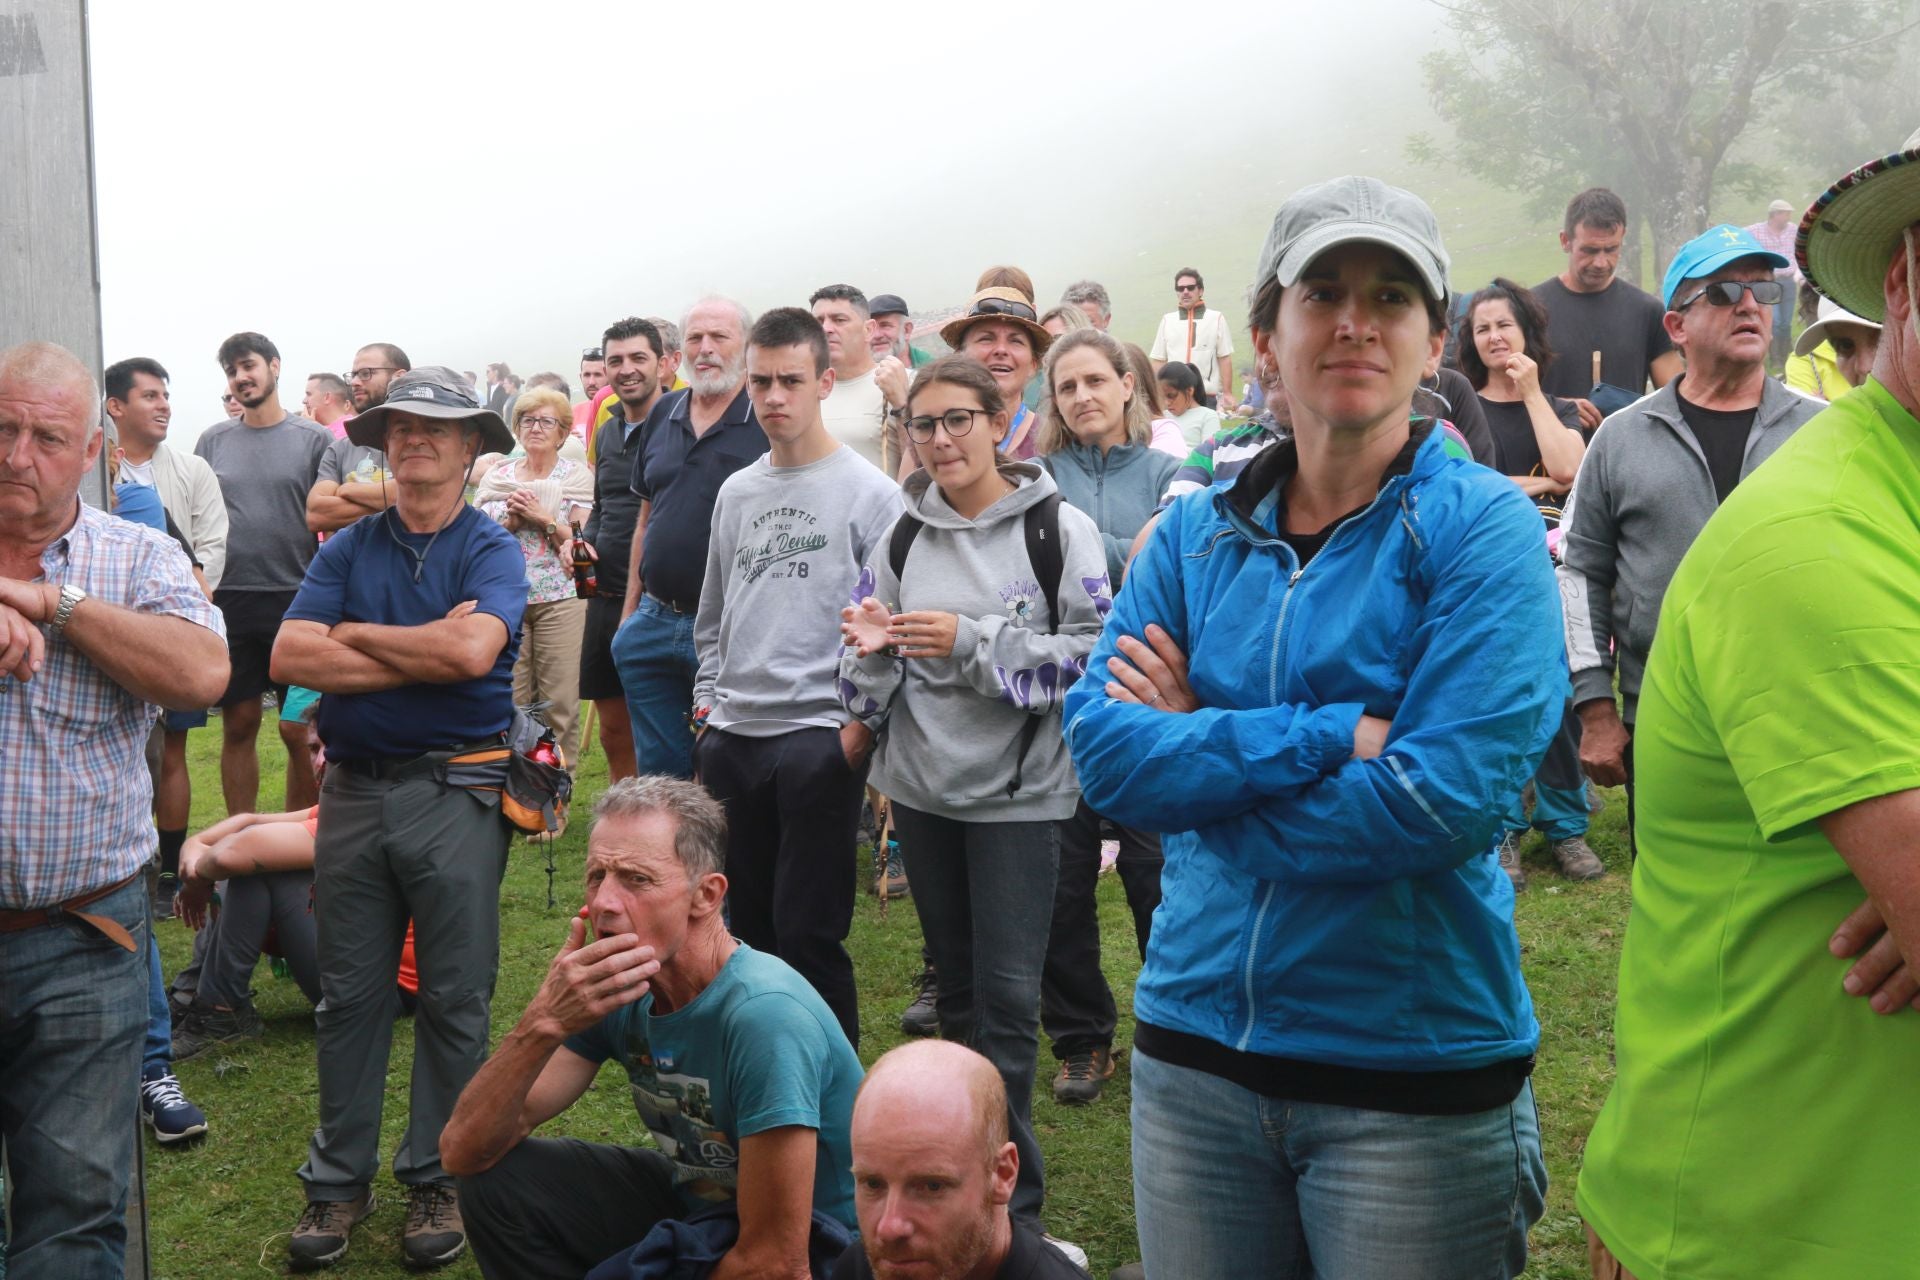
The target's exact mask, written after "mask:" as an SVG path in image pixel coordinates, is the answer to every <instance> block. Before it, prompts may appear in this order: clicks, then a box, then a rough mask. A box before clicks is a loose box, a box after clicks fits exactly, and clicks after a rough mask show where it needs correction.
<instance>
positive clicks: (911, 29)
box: [92, 0, 1440, 446]
mask: <svg viewBox="0 0 1920 1280" xmlns="http://www.w3.org/2000/svg"><path fill="white" fill-rule="evenodd" d="M1169 12H1172V13H1173V14H1174V15H1175V16H1174V17H1172V18H1169V17H1167V16H1165V15H1166V14H1168V13H1169ZM1439 17H1440V14H1439V12H1438V10H1436V9H1434V8H1433V7H1431V6H1430V5H1427V4H1424V3H1421V2H1420V0H1346V2H1344V3H1340V4H1338V5H1311V6H1309V5H1306V4H1300V3H1284V4H1274V3H1261V4H1256V3H1237V4H1183V5H1167V4H1158V5H1149V4H1143V3H1134V2H1132V0H1128V2H1126V3H1102V4H1100V5H1098V6H1094V5H1087V4H1075V5H1057V4H1035V5H1021V6H1012V5H993V6H987V5H975V6H962V5H950V6H942V5H937V4H926V3H915V4H887V5H867V6H847V5H832V6H828V5H824V4H816V3H798V2H793V3H786V4H761V3H754V4H733V3H728V4H718V5H712V6H707V7H704V8H700V7H694V6H684V7H681V8H678V9H673V8H666V7H662V6H655V5H639V4H630V3H583V2H581V0H542V3H538V4H531V5H528V4H505V3H486V2H475V3H467V4H450V3H439V2H433V3H423V2H409V0H399V2H396V0H386V2H385V3H377V4H376V3H369V2H366V0H331V2H329V3H326V4H294V3H266V4H263V3H260V2H259V0H249V2H247V3H239V2H231V3H230V2H227V0H189V2H188V3H184V4H153V3H150V2H142V0H94V3H93V5H92V24H93V25H92V42H93V43H92V52H93V85H94V96H95V105H94V129H95V138H96V155H97V161H98V192H99V216H100V248H101V269H102V308H103V322H104V333H105V347H106V358H107V360H108V362H109V363H111V362H112V361H114V360H117V359H121V358H124V357H126V356H130V355H136V354H137V355H150V356H153V357H155V358H157V359H159V360H160V361H161V362H162V363H163V364H165V365H166V366H167V368H168V370H169V371H170V372H171V373H172V375H173V398H174V424H173V428H172V438H173V439H174V440H175V442H176V443H177V444H179V445H181V446H190V443H191V441H192V439H193V438H194V437H195V436H197V435H198V433H199V431H200V430H201V429H203V428H204V427H206V426H207V425H210V424H211V423H213V422H215V421H216V420H217V419H218V418H219V416H220V409H219V406H218V397H219V395H220V393H221V392H222V391H223V390H224V388H225V380H224V378H223V377H222V376H221V374H220V372H219V370H218V368H217V367H216V365H215V362H214V358H213V356H214V350H215V348H216V347H217V346H218V345H219V342H220V340H221V339H222V338H224V337H225V336H226V335H227V334H229V333H231V332H234V331H236V330H241V329H253V330H257V331H259V332H262V333H265V334H266V335H267V336H268V337H270V338H272V339H273V340H274V342H275V343H276V344H277V345H278V346H279V348H280V350H281V352H282V355H283V357H284V367H283V369H282V375H281V376H282V383H281V399H282V402H283V403H284V404H285V405H286V406H287V407H288V408H289V409H291V410H294V411H296V412H297V411H298V409H299V403H300V396H301V392H302V390H303V386H304V381H305V378H306V376H307V375H308V374H309V373H312V372H316V371H319V370H331V371H333V372H338V373H344V372H345V371H346V369H347V366H348V364H349V362H350V360H351V357H352V355H353V352H354V351H355V349H356V348H358V347H359V346H360V345H362V344H364V343H366V342H370V341H391V342H395V343H398V344H399V345H400V346H402V347H404V348H405V349H406V351H407V353H408V355H409V356H410V357H411V358H412V360H413V361H414V363H415V364H416V365H418V364H427V363H437V364H448V365H452V366H454V367H455V368H459V369H481V368H483V366H484V365H485V364H486V363H487V362H488V361H491V360H497V359H504V360H507V361H508V362H509V363H511V364H512V366H513V368H514V370H515V371H516V372H518V373H520V374H522V375H523V376H524V375H527V374H531V373H534V372H537V371H539V370H541V369H545V368H551V369H554V370H556V371H558V372H560V373H561V374H563V375H564V376H565V377H566V378H567V379H568V381H569V382H570V383H573V382H575V381H576V379H577V374H578V358H579V352H580V349H581V348H582V347H584V346H588V345H591V344H593V343H594V342H595V341H596V340H597V335H598V334H599V331H600V330H601V329H602V328H604V327H605V325H606V324H608V323H609V322H611V321H612V320H614V319H617V318H619V317H621V316H624V315H629V314H634V313H639V314H664V315H667V316H669V317H671V318H674V319H676V320H677V319H678V318H679V315H680V313H681V311H682V310H683V309H684V308H685V307H686V306H687V304H689V303H690V302H692V301H693V300H694V299H695V298H696V297H698V296H699V295H701V294H703V293H707V292H722V293H729V294H733V295H735V296H738V297H740V298H741V299H742V300H743V301H745V302H746V303H747V304H748V305H749V306H750V307H752V308H753V309H754V310H755V311H756V312H757V311H759V310H761V309H763V308H765V307H768V306H774V305H781V304H786V303H798V304H801V305H804V304H805V300H806V296H807V294H808V293H810V292H811V291H812V290H813V289H814V288H815V287H817V286H819V285H821V284H825V283H830V282H837V281H847V282H850V283H854V284H856V285H858V286H860V287H861V288H863V289H865V290H867V291H868V292H869V293H879V292H891V293H899V294H901V295H903V296H905V297H906V299H907V300H908V302H909V303H910V304H911V305H913V306H914V307H915V308H916V309H920V308H932V307H935V306H942V305H952V304H955V303H958V302H961V301H963V300H964V298H965V296H966V294H967V293H968V292H969V291H970V288H971V286H972V283H973V280H974V277H975V276H976V275H977V274H978V272H979V270H980V268H981V267H983V266H985V265H987V264H988V263H991V262H1009V261H1010V262H1016V263H1018V264H1020V265H1022V266H1024V267H1026V268H1027V269H1028V270H1029V271H1031V272H1032V273H1033V274H1034V275H1035V276H1036V278H1037V279H1038V283H1039V289H1040V292H1041V294H1042V297H1041V299H1040V303H1041V306H1042V307H1043V308H1044V307H1046V306H1048V305H1050V304H1051V303H1052V301H1053V300H1054V296H1056V295H1057V293H1058V290H1059V288H1060V286H1061V285H1063V284H1064V283H1065V282H1066V281H1068V280H1070V279H1073V278H1076V277H1079V276H1083V275H1086V276H1093V277H1095V278H1100V277H1101V276H1102V275H1103V273H1108V274H1111V273H1114V272H1117V271H1119V270H1121V269H1122V268H1123V267H1125V266H1126V265H1127V264H1128V263H1129V262H1130V260H1131V259H1133V258H1134V257H1135V256H1136V255H1138V254H1141V253H1144V252H1146V251H1147V250H1146V249H1145V248H1143V247H1142V246H1147V245H1151V246H1152V247H1153V248H1154V249H1163V248H1164V247H1165V246H1167V245H1178V244H1180V243H1181V236H1182V233H1183V229H1184V228H1186V227H1188V226H1194V225H1200V224H1202V223H1208V222H1209V220H1210V219H1217V218H1218V217H1220V216H1222V211H1223V210H1224V211H1233V210H1242V209H1244V210H1246V211H1247V212H1246V213H1245V215H1244V217H1245V220H1246V221H1247V224H1248V227H1249V229H1248V232H1247V235H1246V238H1245V241H1244V243H1243V244H1239V245H1238V246H1237V248H1236V249H1235V252H1234V255H1233V256H1234V260H1233V261H1231V262H1221V263H1216V264H1213V265H1210V266H1209V267H1208V285H1209V295H1210V297H1212V298H1213V299H1215V300H1216V301H1224V300H1229V299H1230V298H1231V297H1233V296H1234V295H1237V293H1238V292H1239V290H1240V289H1241V288H1242V287H1243V286H1244V284H1245V276H1246V274H1247V273H1249V272H1250V271H1251V268H1252V265H1253V258H1254V255H1255V252H1256V251H1257V249H1258V247H1259V237H1260V235H1261V234H1262V232H1263V231H1264V221H1262V220H1261V216H1260V213H1259V211H1262V210H1263V211H1264V213H1265V215H1267V216H1270V214H1271V210H1272V208H1273V207H1275V206H1276V205H1277V203H1278V201H1279V199H1280V198H1282V197H1284V195H1285V194H1286V193H1287V191H1289V190H1291V189H1293V187H1295V186H1297V185H1299V183H1301V182H1304V181H1307V180H1311V179H1312V178H1315V177H1324V176H1330V175H1332V174H1334V173H1339V172H1349V171H1356V170H1357V169H1361V168H1364V167H1365V161H1364V160H1358V161H1356V156H1363V155H1372V156H1375V157H1380V156H1383V155H1388V154H1394V153H1397V149H1398V145H1399V143H1398V139H1399V137H1400V136H1401V135H1402V134H1404V133H1405V132H1409V131H1411V130H1413V129H1417V128H1422V127H1426V126H1427V123H1428V122H1427V121H1425V120H1421V119H1405V118H1404V117H1405V115H1406V114H1407V111H1406V105H1407V104H1409V103H1418V102H1419V101H1420V98H1419V91H1418V79H1419V77H1418V68H1417V65H1416V63H1415V61H1414V59H1415V58H1416V56H1417V54H1418V53H1419V52H1420V51H1421V50H1422V49H1424V48H1426V47H1428V46H1429V44H1430V43H1431V41H1432V40H1434V39H1435V38H1437V34H1438V32H1439V30H1440V22H1439ZM1235 216H1240V215H1237V214H1236V215H1235ZM1162 309H1164V308H1162ZM574 389H575V392H576V395H577V394H578V387H577V385H576V386H575V388H574Z"/></svg>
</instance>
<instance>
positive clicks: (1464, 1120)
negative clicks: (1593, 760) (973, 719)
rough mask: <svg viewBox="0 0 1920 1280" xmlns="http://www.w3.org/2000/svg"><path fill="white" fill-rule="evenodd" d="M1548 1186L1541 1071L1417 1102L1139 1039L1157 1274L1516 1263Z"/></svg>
mask: <svg viewBox="0 0 1920 1280" xmlns="http://www.w3.org/2000/svg"><path fill="white" fill-rule="evenodd" d="M919 888H920V886H919V884H918V883H917V882H916V883H915V885H914V890H915V892H916V893H917V892H918V891H919ZM1546 1191H1547V1169H1546V1165H1545V1163H1544V1162H1543V1161H1542V1159H1541V1156H1540V1125H1539V1120H1538V1117H1537V1116H1536V1115H1535V1113H1534V1107H1533V1086H1532V1085H1531V1084H1529V1085H1528V1086H1526V1087H1525V1088H1523V1089H1522V1090H1521V1091H1520V1094H1519V1096H1518V1097H1516V1098H1515V1099H1514V1100H1513V1101H1512V1102H1511V1103H1509V1104H1508V1105H1506V1106H1504V1107H1496V1108H1494V1109H1493V1110H1491V1111H1483V1112H1480V1113H1478V1114H1475V1115H1464V1116H1411V1115H1400V1114H1396V1113H1394V1112H1388V1111H1366V1110H1361V1109H1359V1108H1356V1107H1340V1106H1331V1105H1327V1104H1323V1103H1298V1102H1288V1101H1286V1100H1285V1099H1281V1098H1267V1097H1262V1096H1261V1095H1260V1094H1257V1093H1254V1092H1252V1091H1251V1090H1248V1089H1244V1088H1242V1087H1240V1086H1239V1085H1237V1084H1234V1083H1232V1082H1230V1081H1228V1080H1224V1079H1222V1078H1220V1077H1219V1076H1215V1075H1210V1074H1208V1073H1207V1072H1204V1071H1195V1070H1192V1069H1190V1068H1187V1067H1176V1066H1172V1065H1169V1064H1168V1063H1165V1062H1161V1061H1159V1060H1158V1059H1156V1058H1152V1057H1149V1056H1148V1055H1146V1054H1144V1053H1140V1052H1138V1051H1135V1053H1134V1055H1133V1199H1134V1214H1135V1217H1136V1220H1137V1222H1138V1224H1139V1231H1140V1248H1141V1253H1142V1258H1143V1261H1144V1262H1145V1263H1146V1272H1147V1274H1148V1275H1150V1276H1193V1277H1195V1278H1196V1280H1200V1278H1202V1277H1205V1278H1211V1277H1226V1276H1261V1277H1275V1278H1281V1277H1285V1278H1288V1280H1291V1278H1293V1277H1300V1278H1302V1280H1305V1278H1306V1277H1315V1278H1316V1280H1373V1278H1374V1277H1381V1276H1392V1277H1394V1280H1487V1278H1488V1277H1511V1276H1516V1275H1519V1274H1520V1272H1521V1270H1522V1269H1523V1268H1525V1266H1526V1263H1527V1228H1528V1227H1530V1226H1532V1225H1533V1223H1535V1222H1537V1221H1538V1220H1539V1218H1540V1215H1541V1213H1542V1212H1543V1211H1544V1209H1545V1207H1546Z"/></svg>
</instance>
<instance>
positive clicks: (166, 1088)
mask: <svg viewBox="0 0 1920 1280" xmlns="http://www.w3.org/2000/svg"><path fill="white" fill-rule="evenodd" d="M140 1118H141V1119H142V1120H144V1121H145V1122H146V1123H148V1124H150V1125H152V1126H153V1136H154V1138H155V1139H156V1140H158V1141H159V1142H160V1143H162V1144H163V1145H164V1144H168V1143H174V1142H184V1141H186V1140H187V1139H188V1138H196V1137H199V1136H200V1135H201V1134H203V1133H205V1132H206V1131H207V1115H206V1112H204V1111H202V1110H200V1108H198V1107H196V1106H194V1105H193V1104H192V1103H191V1102H188V1101H187V1095H186V1094H184V1093H182V1092H180V1082H179V1081H178V1080H176V1079H174V1075H173V1072H171V1071H169V1070H167V1069H166V1068H165V1067H160V1068H158V1069H150V1070H149V1072H148V1075H147V1077H146V1078H145V1079H143V1080H141V1081H140Z"/></svg>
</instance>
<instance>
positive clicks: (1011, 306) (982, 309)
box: [967, 298, 1039, 320]
mask: <svg viewBox="0 0 1920 1280" xmlns="http://www.w3.org/2000/svg"><path fill="white" fill-rule="evenodd" d="M967 314H968V315H970V316H1016V317H1018V318H1019V319H1022V320H1037V319H1039V316H1038V315H1037V314H1036V313H1035V312H1034V309H1033V308H1032V307H1030V306H1028V305H1027V304H1026V303H1024V302H1008V301H1007V300H1006V299H1004V298H982V299H980V301H978V302H976V303H974V304H973V308H972V310H970V311H968V312H967Z"/></svg>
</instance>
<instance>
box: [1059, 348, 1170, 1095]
mask: <svg viewBox="0 0 1920 1280" xmlns="http://www.w3.org/2000/svg"><path fill="white" fill-rule="evenodd" d="M1046 379H1047V395H1046V408H1045V411H1044V412H1045V417H1044V418H1043V419H1042V420H1041V423H1040V432H1039V436H1038V440H1037V443H1038V446H1039V450H1040V456H1039V458H1038V459H1037V461H1038V462H1039V463H1040V465H1041V466H1042V467H1043V468H1045V469H1046V472H1047V474H1048V475H1050V476H1052V477H1053V482H1054V483H1055V484H1056V485H1058V486H1060V496H1061V497H1062V498H1064V499H1065V500H1066V501H1067V502H1069V503H1071V504H1072V505H1074V506H1076V507H1078V508H1080V510H1082V511H1084V512H1086V513H1087V514H1088V515H1089V516H1091V517H1093V522H1094V524H1096V525H1098V526H1099V528H1100V539H1101V542H1102V544H1103V545H1104V546H1105V548H1106V553H1107V580H1108V581H1109V582H1111V583H1112V584H1113V589H1114V591H1116V592H1117V591H1119V590H1120V584H1121V581H1122V580H1123V579H1124V578H1125V576H1126V572H1127V552H1128V550H1129V549H1130V548H1131V547H1132V546H1133V540H1134V538H1135V537H1137V536H1138V535H1139V533H1140V530H1141V528H1142V526H1144V525H1145V524H1146V523H1147V521H1148V520H1150V519H1152V518H1153V513H1154V509H1155V508H1156V507H1158V506H1159V505H1160V495H1161V494H1162V493H1164V492H1165V491H1166V487H1167V484H1168V482H1169V481H1171V480H1172V479H1173V475H1174V472H1176V471H1178V470H1179V469H1180V461H1181V460H1180V459H1178V458H1176V457H1174V456H1173V455H1172V454H1168V453H1161V452H1160V451H1158V450H1156V449H1154V448H1153V447H1152V445H1151V443H1150V442H1151V440H1152V438H1153V411H1152V409H1151V408H1150V407H1149V405H1148V401H1147V394H1146V389H1145V388H1144V387H1142V386H1140V385H1139V383H1138V382H1137V381H1136V380H1135V375H1134V372H1133V362H1132V361H1131V360H1130V359H1129V358H1128V356H1127V349H1126V348H1125V347H1123V346H1121V345H1120V341H1119V339H1117V338H1114V337H1112V336H1110V335H1109V334H1106V333H1104V332H1102V331H1101V330H1099V329H1093V328H1086V329H1077V330H1074V331H1073V332H1071V333H1068V334H1066V335H1064V336H1063V337H1061V338H1060V339H1058V340H1057V341H1056V342H1055V343H1054V344H1053V348H1052V350H1050V351H1049V352H1048V353H1047V368H1046ZM1115 834H1116V835H1117V836H1118V837H1119V842H1118V843H1119V846H1120V847H1119V857H1118V861H1117V864H1116V866H1117V869H1118V871H1119V873H1120V882H1121V884H1122V885H1123V886H1125V888H1126V892H1127V909H1128V910H1129V911H1130V912H1131V913H1132V915H1133V933H1134V938H1135V940H1136V941H1137V942H1138V943H1139V945H1140V954H1141V955H1142V956H1145V955H1146V952H1147V937H1148V935H1149V933H1150V932H1151V930H1152V926H1153V910H1154V908H1155V907H1157V906H1159V905H1160V837H1159V836H1157V835H1155V834H1154V833H1153V832H1151V831H1140V830H1136V829H1134V828H1131V827H1120V828H1118V829H1116V831H1115ZM1100 835H1101V820H1100V815H1099V814H1098V813H1096V812H1094V810H1093V809H1092V807H1090V806H1089V805H1088V804H1087V803H1086V802H1085V801H1084V800H1083V801H1081V802H1080V805H1079V807H1078V808H1077V809H1076V810H1075V811H1074V815H1073V816H1072V817H1071V818H1068V819H1066V820H1065V821H1063V822H1062V823H1061V824H1060V876H1059V879H1058V881H1057V882H1056V884H1055V886H1054V891H1053V927H1052V929H1051V930H1050V931H1049V933H1048V935H1047V967H1046V970H1045V972H1044V973H1043V974H1042V976H1041V983H1040V1022H1041V1025H1042V1026H1043V1027H1045V1029H1046V1032H1047V1038H1048V1039H1050V1040H1051V1041H1053V1056H1054V1058H1055V1059H1056V1060H1057V1061H1058V1062H1059V1063H1060V1069H1059V1071H1058V1072H1056V1073H1055V1075H1054V1077H1053V1099H1054V1101H1055V1102H1062V1103H1067V1104H1072V1105H1077V1104H1080V1103H1086V1102H1092V1101H1094V1100H1095V1099H1096V1098H1098V1097H1099V1096H1100V1091H1101V1089H1102V1088H1103V1087H1104V1086H1105V1084H1106V1082H1107V1081H1108V1080H1109V1079H1111V1078H1112V1076H1113V1033H1114V1028H1115V1026H1116V1025H1117V1023H1118V1018H1119V1015H1118V1011H1117V1010H1116V1009H1115V1007H1114V1003H1113V991H1112V989H1111V988H1110V987H1108V986H1107V975H1106V974H1105V973H1103V972H1102V971H1101V968H1100V915H1099V912H1098V910H1097V909H1096V904H1095V901H1094V892H1095V890H1096V888H1097V887H1098V885H1099V882H1100Z"/></svg>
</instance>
